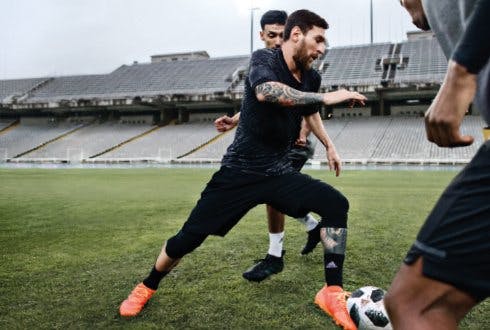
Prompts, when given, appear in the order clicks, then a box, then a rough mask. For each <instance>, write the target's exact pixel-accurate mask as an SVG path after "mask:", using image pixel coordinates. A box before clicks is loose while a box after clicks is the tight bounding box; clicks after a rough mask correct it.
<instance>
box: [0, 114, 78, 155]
mask: <svg viewBox="0 0 490 330" xmlns="http://www.w3.org/2000/svg"><path fill="white" fill-rule="evenodd" d="M78 127H80V125H79V124H73V123H70V122H67V121H61V122H60V121H57V120H50V119H46V118H42V119H38V118H22V119H21V122H20V125H18V126H16V127H15V128H13V129H11V130H8V131H7V132H4V133H3V134H2V135H1V136H0V149H1V150H4V153H2V154H4V155H5V158H14V157H16V156H18V155H20V154H22V153H24V152H27V151H29V150H31V149H34V148H37V147H40V146H41V145H43V144H44V143H47V142H49V141H51V140H53V139H56V138H58V137H59V136H61V135H63V134H66V133H68V132H70V131H72V130H74V129H76V128H78Z"/></svg>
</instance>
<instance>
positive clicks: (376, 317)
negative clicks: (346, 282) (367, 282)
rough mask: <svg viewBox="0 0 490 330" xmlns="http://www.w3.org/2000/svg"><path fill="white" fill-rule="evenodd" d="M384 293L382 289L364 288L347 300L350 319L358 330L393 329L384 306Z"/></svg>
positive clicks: (353, 293)
mask: <svg viewBox="0 0 490 330" xmlns="http://www.w3.org/2000/svg"><path fill="white" fill-rule="evenodd" d="M385 293H386V292H385V291H384V290H383V289H380V288H377V287H374V286H364V287H362V288H359V289H357V290H356V291H354V292H352V294H351V296H350V297H349V299H347V309H348V311H349V314H350V317H351V318H352V320H353V321H354V323H355V324H356V325H357V328H358V329H359V330H375V329H385V330H386V329H390V330H391V329H393V328H392V327H391V322H390V319H389V318H388V314H387V313H386V309H385V306H384V300H383V298H384V296H385Z"/></svg>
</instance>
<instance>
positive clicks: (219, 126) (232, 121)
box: [214, 115, 238, 132]
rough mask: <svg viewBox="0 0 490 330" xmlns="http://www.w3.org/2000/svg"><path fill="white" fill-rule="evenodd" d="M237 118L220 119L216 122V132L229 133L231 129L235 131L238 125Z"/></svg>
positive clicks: (225, 117) (223, 117) (226, 117)
mask: <svg viewBox="0 0 490 330" xmlns="http://www.w3.org/2000/svg"><path fill="white" fill-rule="evenodd" d="M235 117H236V115H235V116H233V117H228V116H222V117H219V118H218V119H216V120H215V121H214V127H216V130H217V131H218V132H226V131H229V130H230V129H233V128H234V127H235V126H236V125H237V124H238V120H237V118H235Z"/></svg>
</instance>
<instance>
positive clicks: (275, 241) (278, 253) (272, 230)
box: [214, 10, 320, 282]
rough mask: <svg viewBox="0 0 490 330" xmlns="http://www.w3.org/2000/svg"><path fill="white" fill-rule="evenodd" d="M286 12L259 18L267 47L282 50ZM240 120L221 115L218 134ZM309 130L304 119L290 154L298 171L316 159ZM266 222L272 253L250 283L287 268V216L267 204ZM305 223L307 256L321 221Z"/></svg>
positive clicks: (251, 273) (308, 217) (248, 274)
mask: <svg viewBox="0 0 490 330" xmlns="http://www.w3.org/2000/svg"><path fill="white" fill-rule="evenodd" d="M286 19H287V13H286V12H285V11H282V10H269V11H267V12H266V13H265V14H264V15H262V18H261V19H260V26H261V28H262V31H260V38H261V39H262V41H264V45H265V48H279V47H281V45H282V42H283V34H284V24H285V23H286ZM239 119H240V112H237V113H236V114H235V115H234V116H233V117H228V116H222V117H220V118H218V119H216V120H215V122H214V125H215V126H216V129H217V130H218V131H219V132H226V131H228V130H231V129H233V128H235V127H236V125H237V124H238V121H239ZM309 133H310V129H309V127H308V125H307V124H306V121H305V120H303V122H302V127H301V130H300V134H299V137H298V140H297V141H296V143H295V144H294V146H293V148H292V149H291V152H290V158H291V160H292V161H293V166H294V168H295V169H296V170H297V171H298V172H299V171H300V170H301V168H302V167H303V165H304V164H305V163H306V161H307V160H308V158H311V157H313V154H314V152H315V146H314V144H313V142H312V141H311V140H310V139H308V138H307V137H308V135H309ZM266 210H267V221H268V225H269V251H268V252H267V255H266V257H265V258H264V259H261V260H260V261H259V262H258V263H257V264H256V265H254V266H252V267H251V268H250V269H248V270H247V271H246V272H244V273H243V277H244V278H245V279H247V280H249V281H256V282H260V281H262V280H264V279H266V278H267V277H269V276H270V275H272V274H277V273H279V272H281V271H282V270H283V268H284V259H283V255H284V250H283V244H284V223H285V219H284V218H285V217H284V214H283V213H281V212H279V211H277V210H276V209H274V208H273V207H272V206H270V205H267V206H266ZM296 220H298V221H299V222H300V223H302V224H304V225H305V227H306V232H307V235H308V236H307V241H306V244H305V246H304V247H303V249H302V250H301V254H308V253H310V252H311V251H313V249H314V248H315V247H316V246H317V244H318V243H319V242H320V227H319V226H318V221H317V220H316V219H315V218H314V217H313V216H312V215H310V214H307V215H306V216H305V217H302V218H297V219H296Z"/></svg>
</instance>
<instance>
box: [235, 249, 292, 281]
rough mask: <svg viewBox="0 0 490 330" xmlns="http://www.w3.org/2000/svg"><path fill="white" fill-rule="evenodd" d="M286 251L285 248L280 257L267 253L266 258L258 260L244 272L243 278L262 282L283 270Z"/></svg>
mask: <svg viewBox="0 0 490 330" xmlns="http://www.w3.org/2000/svg"><path fill="white" fill-rule="evenodd" d="M284 253H286V251H284V250H283V251H282V255H281V256H280V257H276V256H273V255H270V254H267V255H266V256H265V258H264V259H260V260H256V262H257V263H256V264H255V265H253V266H252V267H250V268H249V269H248V270H247V271H246V272H245V273H243V278H245V279H246V280H249V281H252V282H260V281H263V280H265V279H266V278H268V277H269V276H271V275H272V274H277V273H280V272H282V270H283V268H284V259H283V257H284Z"/></svg>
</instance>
